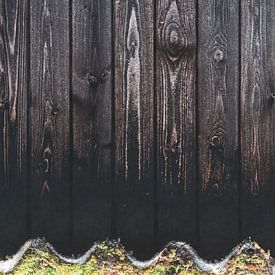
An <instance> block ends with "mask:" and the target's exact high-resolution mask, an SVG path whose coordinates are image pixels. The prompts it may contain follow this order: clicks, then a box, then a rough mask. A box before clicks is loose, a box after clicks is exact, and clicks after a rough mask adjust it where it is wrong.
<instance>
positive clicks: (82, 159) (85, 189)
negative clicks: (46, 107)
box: [72, 0, 113, 252]
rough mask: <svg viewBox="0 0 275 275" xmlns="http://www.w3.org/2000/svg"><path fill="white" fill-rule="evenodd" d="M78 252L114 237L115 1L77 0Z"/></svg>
mask: <svg viewBox="0 0 275 275" xmlns="http://www.w3.org/2000/svg"><path fill="white" fill-rule="evenodd" d="M72 11H73V16H72V20H73V22H72V24H73V32H72V41H73V51H72V65H73V68H72V72H73V80H72V90H73V140H74V149H73V163H74V165H73V171H74V173H73V217H74V223H73V224H74V251H75V252H83V251H85V250H87V249H89V248H90V246H91V245H92V243H93V242H95V241H98V240H104V239H106V238H107V237H109V238H110V237H111V202H112V186H111V182H112V175H111V170H112V169H111V129H112V92H113V91H112V28H111V25H112V22H111V21H112V1H111V0H81V1H79V0H74V1H73V7H72Z"/></svg>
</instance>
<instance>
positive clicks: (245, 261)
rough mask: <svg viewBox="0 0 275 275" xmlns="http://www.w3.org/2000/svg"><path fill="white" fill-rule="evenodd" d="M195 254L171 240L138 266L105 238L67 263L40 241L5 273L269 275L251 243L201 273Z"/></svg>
mask: <svg viewBox="0 0 275 275" xmlns="http://www.w3.org/2000/svg"><path fill="white" fill-rule="evenodd" d="M195 257H196V256H194V254H192V253H190V251H188V250H187V249H186V248H184V247H180V246H177V245H176V243H170V244H169V245H167V247H166V248H164V249H163V250H162V251H161V252H160V254H159V255H158V256H157V257H156V258H155V261H153V262H152V263H151V264H150V265H149V266H147V267H144V268H138V267H136V266H135V265H134V264H133V262H132V261H131V260H130V259H129V257H128V256H127V253H126V251H125V249H124V247H123V246H122V245H121V244H120V243H119V242H115V241H105V242H102V243H98V244H95V246H94V249H93V252H92V253H91V255H90V256H89V258H88V259H87V261H86V262H85V263H83V264H76V263H75V264H70V263H68V262H66V261H64V260H61V259H60V258H59V257H58V255H57V254H56V253H54V252H53V250H52V249H50V248H49V247H48V246H47V245H45V243H42V244H40V245H31V246H30V247H29V248H28V250H27V251H26V252H25V253H24V255H23V257H22V258H21V260H20V262H19V263H18V264H17V266H16V267H15V268H14V270H13V271H11V272H9V273H8V274H18V275H19V274H20V275H24V274H41V275H42V274H43V275H44V274H45V275H46V274H47V275H48V274H83V275H84V274H85V275H86V274H191V275H192V274H228V275H230V274H232V275H233V274H234V275H235V274H272V267H271V260H272V258H271V257H270V255H269V253H266V252H265V251H263V250H262V249H261V248H260V247H259V246H258V245H257V244H256V243H254V242H251V245H250V246H249V247H246V248H244V249H241V245H240V246H239V248H236V249H235V252H233V253H232V254H231V256H229V258H228V259H227V260H225V261H224V263H223V264H221V266H220V267H219V268H218V271H216V272H214V271H213V272H210V271H209V272H206V271H204V272H203V271H202V267H201V266H199V265H200V263H198V264H196V262H197V261H196V260H195ZM206 265H207V263H206ZM208 265H209V264H208ZM209 266H210V265H209Z"/></svg>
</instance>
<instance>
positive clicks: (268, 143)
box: [240, 0, 275, 253]
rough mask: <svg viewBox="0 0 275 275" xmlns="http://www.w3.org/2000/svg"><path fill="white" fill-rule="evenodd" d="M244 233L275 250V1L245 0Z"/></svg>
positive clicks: (242, 126) (243, 102)
mask: <svg viewBox="0 0 275 275" xmlns="http://www.w3.org/2000/svg"><path fill="white" fill-rule="evenodd" d="M242 14H243V16H242V32H241V33H242V45H241V48H242V60H241V68H242V76H241V128H240V129H241V148H242V175H243V196H242V225H243V227H242V237H243V238H247V237H249V236H251V237H252V238H253V239H255V240H256V241H258V242H259V244H260V245H262V246H263V247H264V248H265V249H271V251H273V253H274V250H275V243H274V232H275V220H274V209H275V200H274V197H275V185H274V182H275V149H274V144H275V143H274V141H275V127H274V121H275V120H274V118H275V99H274V91H275V78H274V77H275V61H274V58H275V40H274V37H275V19H274V18H275V3H274V1H259V0H255V1H243V2H242Z"/></svg>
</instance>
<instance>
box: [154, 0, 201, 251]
mask: <svg viewBox="0 0 275 275" xmlns="http://www.w3.org/2000/svg"><path fill="white" fill-rule="evenodd" d="M156 17H157V19H156V20H157V22H156V35H157V53H156V99H157V137H156V138H157V160H158V162H157V246H158V248H160V246H163V245H165V244H166V243H167V242H168V241H171V240H176V241H186V242H189V243H191V244H192V245H193V246H194V247H196V237H197V236H196V193H195V191H196V182H195V169H196V167H195V145H196V138H195V127H196V126H195V98H196V97H195V94H196V91H195V76H196V67H195V54H196V8H195V1H194V0H187V1H175V0H174V1H168V0H161V1H157V11H156Z"/></svg>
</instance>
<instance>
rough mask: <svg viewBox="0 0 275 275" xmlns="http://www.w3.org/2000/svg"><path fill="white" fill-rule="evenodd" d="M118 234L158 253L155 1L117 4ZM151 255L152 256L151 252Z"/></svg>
mask: <svg viewBox="0 0 275 275" xmlns="http://www.w3.org/2000/svg"><path fill="white" fill-rule="evenodd" d="M114 18H115V31H114V33H115V49H114V51H115V53H116V55H115V101H116V102H115V127H116V128H115V140H116V150H115V159H116V163H115V165H116V175H117V176H116V185H115V190H114V191H115V203H116V233H117V236H119V237H120V238H121V240H122V241H123V243H124V244H125V246H126V248H127V249H128V250H129V249H130V250H134V255H136V256H140V257H141V256H143V257H148V256H150V255H152V253H153V223H154V216H153V214H154V208H153V202H154V194H153V163H152V159H153V109H154V108H153V84H154V83H153V74H154V69H153V65H154V63H153V54H154V50H153V2H152V1H145V0H129V1H124V0H118V1H116V2H115V14H114ZM148 253H149V254H148Z"/></svg>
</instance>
